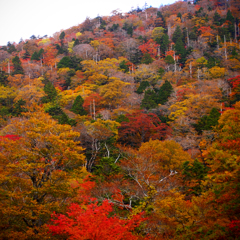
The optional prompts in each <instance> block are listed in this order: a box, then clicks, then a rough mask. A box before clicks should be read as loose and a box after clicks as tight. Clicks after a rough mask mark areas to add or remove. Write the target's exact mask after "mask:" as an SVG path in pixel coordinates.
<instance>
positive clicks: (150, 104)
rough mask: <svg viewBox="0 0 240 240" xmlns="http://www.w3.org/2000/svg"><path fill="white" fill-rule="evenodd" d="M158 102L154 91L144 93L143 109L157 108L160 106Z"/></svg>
mask: <svg viewBox="0 0 240 240" xmlns="http://www.w3.org/2000/svg"><path fill="white" fill-rule="evenodd" d="M156 101H157V96H156V93H155V92H154V91H153V90H151V89H148V90H146V91H145V92H144V98H143V100H142V103H141V108H144V109H147V110H149V109H152V108H156V107H157V106H158V105H157V103H156Z"/></svg>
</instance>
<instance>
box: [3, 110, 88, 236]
mask: <svg viewBox="0 0 240 240" xmlns="http://www.w3.org/2000/svg"><path fill="white" fill-rule="evenodd" d="M4 132H5V133H7V134H14V135H16V136H18V139H19V140H15V141H13V140H8V139H6V138H5V139H1V140H0V147H1V153H0V172H1V179H0V183H1V184H0V189H1V190H0V191H1V200H0V216H1V219H2V221H1V223H0V225H1V231H0V238H2V239H5V238H6V236H7V237H8V238H11V239H17V238H21V239H40V238H44V237H45V236H46V234H47V229H46V226H45V224H46V223H47V222H48V221H49V219H50V217H51V214H52V212H53V211H62V210H63V209H64V205H65V204H66V203H67V199H69V198H70V197H72V196H74V194H75V190H74V189H72V188H70V182H71V172H73V171H74V169H76V168H80V169H81V166H82V164H83V162H84V156H83V154H82V153H81V152H82V151H83V149H82V148H81V147H80V146H79V145H78V142H75V141H74V139H75V138H76V137H78V136H79V133H77V132H73V131H72V129H71V127H70V126H67V125H59V124H57V123H56V121H55V120H53V119H51V117H50V116H49V115H48V114H45V113H43V112H41V111H38V110H36V109H35V112H34V113H31V112H30V113H27V114H26V115H25V118H23V119H22V120H21V121H19V120H15V121H13V122H12V123H11V124H10V125H9V126H8V127H7V128H6V129H4ZM61 209H62V210H61Z"/></svg>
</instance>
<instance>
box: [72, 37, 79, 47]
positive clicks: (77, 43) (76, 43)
mask: <svg viewBox="0 0 240 240" xmlns="http://www.w3.org/2000/svg"><path fill="white" fill-rule="evenodd" d="M79 44H80V41H79V40H78V39H76V40H75V42H74V44H73V47H75V46H77V45H79Z"/></svg>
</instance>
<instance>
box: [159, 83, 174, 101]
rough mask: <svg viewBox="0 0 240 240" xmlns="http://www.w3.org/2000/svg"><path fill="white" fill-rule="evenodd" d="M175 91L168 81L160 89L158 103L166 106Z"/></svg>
mask: <svg viewBox="0 0 240 240" xmlns="http://www.w3.org/2000/svg"><path fill="white" fill-rule="evenodd" d="M172 91H173V87H172V85H171V83H170V82H169V81H168V80H166V81H165V83H164V84H163V85H162V86H161V87H160V89H159V91H158V95H157V100H156V102H157V103H158V104H159V103H160V104H164V103H166V102H167V100H168V98H169V97H170V95H171V93H172Z"/></svg>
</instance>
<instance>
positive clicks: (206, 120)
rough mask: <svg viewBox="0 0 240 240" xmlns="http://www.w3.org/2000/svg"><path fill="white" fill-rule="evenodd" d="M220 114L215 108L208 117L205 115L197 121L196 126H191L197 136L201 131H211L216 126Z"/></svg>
mask: <svg viewBox="0 0 240 240" xmlns="http://www.w3.org/2000/svg"><path fill="white" fill-rule="evenodd" d="M220 116H221V114H220V112H219V111H218V110H217V109H216V108H212V110H211V112H210V114H209V115H207V116H206V115H205V116H203V117H202V118H200V119H199V121H198V123H197V124H193V126H194V128H195V129H196V131H197V132H198V134H202V131H203V130H211V129H212V128H213V127H214V126H216V125H217V124H218V119H219V118H220Z"/></svg>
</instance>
